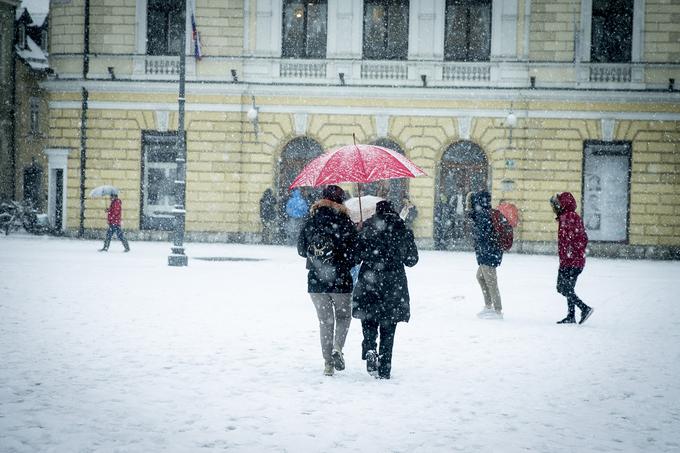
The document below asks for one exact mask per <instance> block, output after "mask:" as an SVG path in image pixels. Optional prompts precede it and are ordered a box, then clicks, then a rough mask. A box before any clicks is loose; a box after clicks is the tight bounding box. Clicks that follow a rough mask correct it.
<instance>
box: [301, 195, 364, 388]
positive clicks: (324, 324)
mask: <svg viewBox="0 0 680 453" xmlns="http://www.w3.org/2000/svg"><path fill="white" fill-rule="evenodd" d="M345 199H346V195H345V191H344V190H342V188H340V187H338V186H335V185H329V186H326V188H324V190H323V193H322V198H321V200H319V201H317V202H316V203H314V204H313V205H312V207H311V209H310V215H309V218H308V219H307V221H306V222H305V224H304V226H303V227H302V230H301V231H300V235H299V237H298V243H297V250H298V254H299V255H300V256H301V257H303V258H306V259H307V263H306V267H307V270H308V273H307V292H308V293H309V296H310V297H311V299H312V303H313V304H314V307H315V308H316V313H317V317H318V319H319V333H320V338H321V355H322V356H323V359H324V374H325V375H326V376H332V375H333V373H334V370H338V371H341V370H344V369H345V359H344V356H343V354H342V348H343V347H344V346H345V339H346V338H347V332H348V331H349V325H350V322H351V320H352V315H351V296H352V286H353V284H352V276H351V274H350V269H351V268H352V266H353V265H354V261H355V258H354V255H355V249H356V242H357V232H356V229H355V227H354V224H353V223H352V221H351V220H350V218H349V213H348V211H347V208H346V207H345V206H344V205H343V204H342V203H343V202H344V201H345Z"/></svg>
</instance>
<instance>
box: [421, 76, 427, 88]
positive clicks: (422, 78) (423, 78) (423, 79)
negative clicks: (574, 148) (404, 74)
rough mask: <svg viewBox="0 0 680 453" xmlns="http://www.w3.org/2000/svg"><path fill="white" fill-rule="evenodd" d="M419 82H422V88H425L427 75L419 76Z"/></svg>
mask: <svg viewBox="0 0 680 453" xmlns="http://www.w3.org/2000/svg"><path fill="white" fill-rule="evenodd" d="M420 80H422V81H423V87H426V86H427V74H420Z"/></svg>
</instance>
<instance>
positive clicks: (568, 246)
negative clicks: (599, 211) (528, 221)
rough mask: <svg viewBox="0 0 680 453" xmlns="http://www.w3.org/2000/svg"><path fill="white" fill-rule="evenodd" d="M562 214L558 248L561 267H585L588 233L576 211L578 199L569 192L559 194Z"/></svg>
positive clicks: (559, 218)
mask: <svg viewBox="0 0 680 453" xmlns="http://www.w3.org/2000/svg"><path fill="white" fill-rule="evenodd" d="M557 201H558V202H559V204H560V214H559V216H558V217H557V221H558V222H559V230H558V232H557V249H558V251H559V254H560V267H561V268H563V267H578V268H581V269H582V268H583V267H585V265H586V246H587V245H588V235H587V234H586V228H585V226H584V225H583V220H581V216H579V215H578V214H577V213H576V200H575V199H574V196H573V195H572V194H571V193H569V192H562V193H561V194H559V195H558V196H557Z"/></svg>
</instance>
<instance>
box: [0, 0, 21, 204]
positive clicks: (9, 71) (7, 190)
mask: <svg viewBox="0 0 680 453" xmlns="http://www.w3.org/2000/svg"><path fill="white" fill-rule="evenodd" d="M17 6H19V1H18V0H16V1H15V0H0V101H2V102H0V200H5V199H13V198H14V178H13V177H12V175H13V173H14V171H15V166H16V164H15V161H14V158H15V155H14V127H15V126H14V49H13V47H14V34H15V33H14V18H15V15H16V8H17Z"/></svg>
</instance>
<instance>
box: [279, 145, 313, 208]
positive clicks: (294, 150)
mask: <svg viewBox="0 0 680 453" xmlns="http://www.w3.org/2000/svg"><path fill="white" fill-rule="evenodd" d="M321 153H323V148H322V147H321V145H319V144H318V143H317V142H315V141H314V140H312V139H311V138H307V137H298V138H294V139H293V140H291V141H290V142H289V143H288V144H287V145H286V147H285V148H283V151H282V152H281V158H280V159H279V181H278V185H277V186H278V190H277V197H278V199H279V200H282V201H283V204H285V200H286V199H287V198H288V195H289V190H288V187H290V185H291V184H292V183H293V181H294V180H295V178H296V177H297V175H299V174H300V172H301V171H302V169H303V168H304V167H305V165H307V164H308V163H309V161H311V160H312V159H314V158H315V157H317V156H320V155H321ZM302 192H303V194H304V195H305V197H306V198H308V199H309V200H308V201H311V200H312V199H314V198H316V196H317V195H318V194H320V189H314V188H312V187H304V188H303V190H302ZM317 192H318V193H317Z"/></svg>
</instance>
